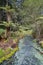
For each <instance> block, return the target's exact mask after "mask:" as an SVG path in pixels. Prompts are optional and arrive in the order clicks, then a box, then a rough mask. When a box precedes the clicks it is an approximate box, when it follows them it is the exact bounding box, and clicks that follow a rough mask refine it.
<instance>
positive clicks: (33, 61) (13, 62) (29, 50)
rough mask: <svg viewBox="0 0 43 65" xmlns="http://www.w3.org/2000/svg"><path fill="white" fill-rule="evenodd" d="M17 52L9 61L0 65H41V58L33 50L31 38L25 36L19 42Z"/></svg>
mask: <svg viewBox="0 0 43 65" xmlns="http://www.w3.org/2000/svg"><path fill="white" fill-rule="evenodd" d="M18 47H19V51H17V52H16V54H15V55H13V56H12V58H10V59H9V61H4V62H3V63H2V64H0V65H43V57H42V55H41V54H39V52H38V51H37V50H36V49H35V48H34V45H33V38H32V37H30V36H26V37H25V38H23V39H21V40H20V41H19V45H18Z"/></svg>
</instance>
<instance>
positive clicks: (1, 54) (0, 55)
mask: <svg viewBox="0 0 43 65" xmlns="http://www.w3.org/2000/svg"><path fill="white" fill-rule="evenodd" d="M4 54H5V53H4V50H3V49H1V48H0V58H1V57H3V56H4Z"/></svg>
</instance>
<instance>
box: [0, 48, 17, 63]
mask: <svg viewBox="0 0 43 65" xmlns="http://www.w3.org/2000/svg"><path fill="white" fill-rule="evenodd" d="M17 50H18V48H14V49H13V50H12V51H11V53H9V54H8V55H5V56H3V57H2V58H0V63H2V62H3V61H4V60H8V59H9V58H10V57H11V56H12V55H13V54H14V53H15V52H16V51H17Z"/></svg>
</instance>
